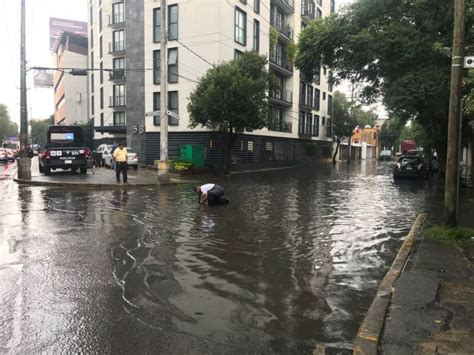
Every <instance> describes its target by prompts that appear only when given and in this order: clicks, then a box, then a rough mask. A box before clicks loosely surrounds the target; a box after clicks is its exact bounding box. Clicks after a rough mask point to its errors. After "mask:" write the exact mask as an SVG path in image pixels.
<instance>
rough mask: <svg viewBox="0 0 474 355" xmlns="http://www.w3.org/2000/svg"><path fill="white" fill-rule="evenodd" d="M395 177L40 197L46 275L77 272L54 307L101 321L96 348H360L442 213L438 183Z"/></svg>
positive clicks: (285, 176)
mask: <svg viewBox="0 0 474 355" xmlns="http://www.w3.org/2000/svg"><path fill="white" fill-rule="evenodd" d="M391 172H392V170H391V166H390V165H389V164H379V163H378V162H375V161H367V162H363V163H360V162H356V163H352V164H341V165H336V166H335V167H332V166H330V165H324V166H313V167H308V168H301V169H296V170H290V171H279V172H266V173H261V174H251V175H236V176H232V177H231V178H219V179H217V180H216V181H215V182H217V183H219V184H221V185H223V186H224V187H225V189H226V193H225V196H226V197H227V198H229V199H230V201H231V202H230V204H229V205H228V206H221V207H216V208H209V207H201V208H199V207H198V206H197V202H196V201H197V198H196V195H195V194H194V193H193V191H192V189H191V186H188V185H179V186H175V187H169V188H162V189H160V190H155V189H141V190H133V191H126V190H115V191H103V192H92V191H88V192H77V191H76V192H67V193H64V192H61V191H60V190H52V189H45V190H42V192H41V194H42V198H43V200H44V204H45V205H46V206H47V211H46V212H36V213H37V214H42V215H44V217H45V218H46V217H47V218H48V233H49V234H51V235H50V237H49V238H50V240H52V242H51V243H52V244H53V245H54V248H53V249H51V248H49V249H46V248H43V249H42V253H43V255H44V258H46V259H47V260H49V261H50V262H53V260H54V265H56V266H55V267H54V268H53V269H54V270H55V272H56V273H59V274H55V273H52V274H50V275H49V276H48V277H49V278H50V279H53V280H55V278H56V277H58V275H62V276H64V277H66V275H68V274H69V273H71V272H74V275H75V276H74V278H73V281H74V282H71V280H70V281H69V282H68V283H65V288H64V291H63V292H61V293H60V295H56V296H55V297H51V299H49V300H50V302H53V300H54V301H55V302H58V303H61V301H60V298H61V297H62V298H66V299H70V302H69V303H68V306H67V307H66V310H65V311H64V312H63V313H66V314H68V312H72V311H73V310H75V311H74V312H76V314H79V315H80V317H82V319H83V321H84V320H88V321H89V322H91V324H92V325H91V329H93V331H95V332H97V335H96V336H95V337H94V336H92V331H91V332H87V334H86V332H85V331H84V330H82V333H81V332H79V333H80V334H82V336H83V338H84V339H89V342H90V344H88V348H89V349H94V350H93V351H104V350H106V351H107V350H111V351H114V350H121V351H125V350H130V351H132V350H138V351H142V352H146V351H151V349H156V346H157V344H160V345H159V349H160V352H163V353H176V352H178V353H179V352H189V351H190V350H191V349H193V351H197V352H217V353H232V352H239V353H242V352H244V353H245V352H264V353H268V352H278V353H295V352H296V353H310V352H312V349H314V347H315V345H316V344H324V345H326V346H331V347H336V348H351V347H352V343H353V339H354V336H355V333H356V331H357V327H358V324H359V323H360V321H361V320H362V317H363V314H364V312H365V311H366V309H367V308H368V306H369V304H370V302H371V299H372V297H373V295H374V293H375V291H376V289H377V285H378V283H379V281H380V280H381V278H382V277H383V275H384V274H385V272H386V270H387V269H388V267H389V265H390V263H391V261H392V260H393V257H394V255H395V253H396V250H397V247H398V246H399V245H400V244H401V241H402V239H403V237H404V235H406V233H407V231H408V230H409V228H410V226H411V223H412V222H413V221H414V219H415V217H416V214H417V212H419V211H427V210H429V211H431V210H436V209H437V208H438V207H437V206H438V205H439V192H438V190H437V187H436V184H435V183H434V182H426V183H424V184H423V185H418V184H410V183H408V182H407V183H406V184H405V183H403V184H398V183H394V181H393V177H392V173H391ZM71 250H74V251H71ZM53 257H54V258H53ZM58 260H59V261H58ZM74 283H77V284H79V285H81V286H82V287H81V288H80V290H79V288H78V287H77V286H74ZM46 292H47V293H48V292H51V295H53V293H54V288H53V287H51V288H50V289H48V288H47V290H46ZM73 295H74V297H73ZM46 299H48V298H46ZM91 300H94V302H91ZM91 314H94V316H91ZM68 322H69V323H67V324H69V326H70V329H76V328H74V327H78V325H77V324H76V323H77V322H75V321H74V320H71V319H69V318H68ZM79 328H80V327H79ZM80 329H82V328H80ZM84 341H85V340H83V342H84ZM70 349H74V347H72V346H71V347H70Z"/></svg>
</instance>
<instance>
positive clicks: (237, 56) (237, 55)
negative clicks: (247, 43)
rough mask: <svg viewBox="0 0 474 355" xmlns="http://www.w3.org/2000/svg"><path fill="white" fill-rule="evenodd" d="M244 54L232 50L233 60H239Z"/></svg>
mask: <svg viewBox="0 0 474 355" xmlns="http://www.w3.org/2000/svg"><path fill="white" fill-rule="evenodd" d="M243 53H244V52H242V51H239V50H238V49H234V60H237V59H239V58H240V57H241V56H242V54H243Z"/></svg>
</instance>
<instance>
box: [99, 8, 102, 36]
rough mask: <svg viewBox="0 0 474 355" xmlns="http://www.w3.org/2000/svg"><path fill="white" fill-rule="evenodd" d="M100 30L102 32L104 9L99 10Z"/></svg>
mask: <svg viewBox="0 0 474 355" xmlns="http://www.w3.org/2000/svg"><path fill="white" fill-rule="evenodd" d="M99 32H102V9H100V10H99Z"/></svg>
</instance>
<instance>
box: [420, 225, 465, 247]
mask: <svg viewBox="0 0 474 355" xmlns="http://www.w3.org/2000/svg"><path fill="white" fill-rule="evenodd" d="M425 234H426V235H427V236H428V237H429V238H432V239H436V240H440V241H443V242H447V243H455V244H461V243H463V242H468V241H470V240H474V229H470V228H462V227H444V226H433V227H430V228H428V229H426V230H425Z"/></svg>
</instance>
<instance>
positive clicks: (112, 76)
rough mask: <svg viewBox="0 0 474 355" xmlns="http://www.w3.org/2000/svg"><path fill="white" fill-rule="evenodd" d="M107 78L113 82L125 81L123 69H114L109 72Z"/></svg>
mask: <svg viewBox="0 0 474 355" xmlns="http://www.w3.org/2000/svg"><path fill="white" fill-rule="evenodd" d="M109 80H110V81H114V82H123V81H125V69H114V70H112V71H111V72H109Z"/></svg>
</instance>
